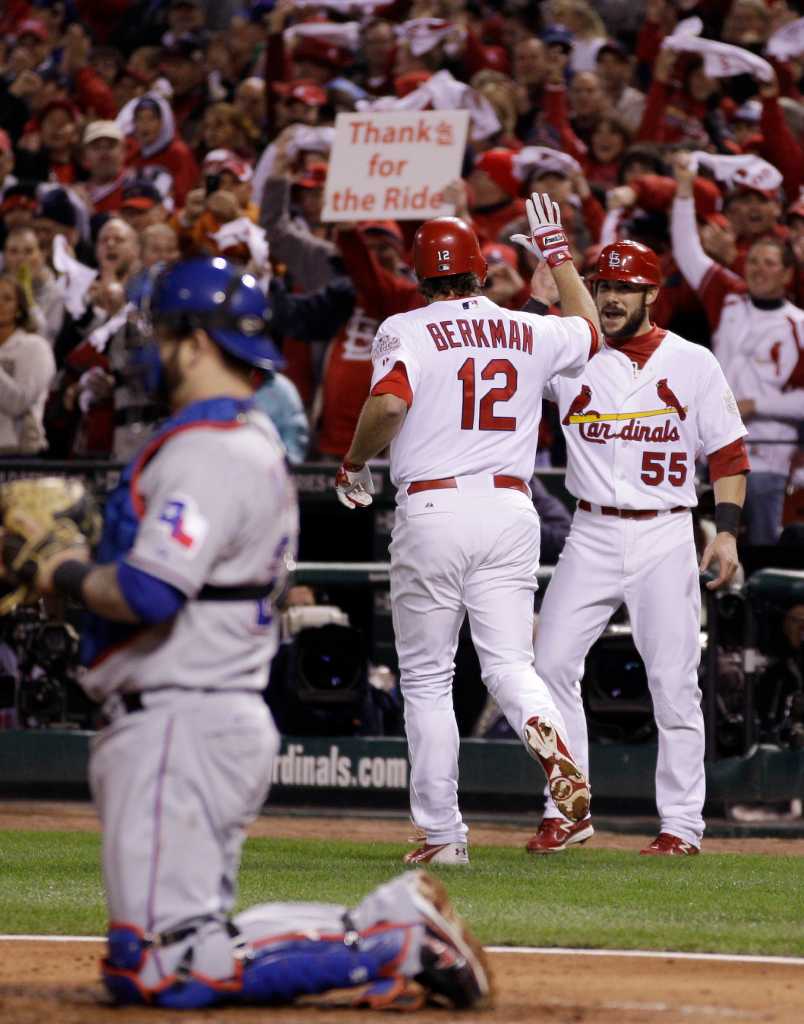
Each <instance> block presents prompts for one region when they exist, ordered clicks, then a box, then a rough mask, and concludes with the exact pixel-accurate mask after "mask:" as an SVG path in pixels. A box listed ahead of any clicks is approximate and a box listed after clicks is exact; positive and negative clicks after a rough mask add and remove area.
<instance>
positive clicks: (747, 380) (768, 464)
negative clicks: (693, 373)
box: [700, 268, 804, 476]
mask: <svg viewBox="0 0 804 1024" xmlns="http://www.w3.org/2000/svg"><path fill="white" fill-rule="evenodd" d="M720 270H721V268H713V271H712V273H711V274H710V275H709V276H708V278H707V279H705V280H704V282H703V283H702V285H701V287H700V293H701V298H702V300H703V302H704V306H705V308H706V309H707V312H708V313H710V314H711V313H712V312H713V311H714V309H715V307H719V308H718V317H717V327H716V329H715V331H714V332H713V335H712V349H713V351H714V353H715V355H716V356H717V358H718V359H719V361H720V365H721V366H722V367H723V372H724V373H725V375H726V379H727V380H728V382H729V384H730V385H731V387H732V390H733V391H734V394H735V396H736V397H737V398H738V399H743V398H751V399H753V400H754V402H755V404H756V413H755V417H754V418H753V419H751V420H750V421H749V425H748V452H749V454H750V456H751V465H752V466H753V468H754V471H755V472H756V471H763V470H764V471H766V472H771V473H781V474H783V475H785V476H786V475H787V472H788V470H789V468H790V460H791V459H792V457H793V455H794V454H795V452H796V449H797V442H798V429H797V427H796V425H795V422H794V421H795V420H798V421H799V422H800V421H802V420H804V390H802V385H804V311H802V310H800V309H799V308H798V307H797V306H794V305H793V304H792V303H791V302H787V301H784V302H782V303H780V305H779V306H777V307H776V308H775V309H760V308H759V307H757V306H756V305H754V303H753V302H752V301H751V299H750V298H749V296H748V295H746V294H741V293H740V292H738V291H736V290H735V289H734V287H733V285H732V288H731V289H729V288H728V284H729V283H730V282H729V280H728V279H729V276H730V275H728V274H727V273H726V272H719V271H720ZM791 421H793V422H791ZM763 441H765V442H769V443H765V444H763V443H762V442H763ZM780 442H787V443H786V444H785V443H780Z"/></svg>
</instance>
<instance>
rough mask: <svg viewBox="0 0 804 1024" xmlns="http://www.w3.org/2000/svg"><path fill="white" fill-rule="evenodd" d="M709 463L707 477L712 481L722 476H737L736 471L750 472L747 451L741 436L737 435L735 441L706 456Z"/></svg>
mask: <svg viewBox="0 0 804 1024" xmlns="http://www.w3.org/2000/svg"><path fill="white" fill-rule="evenodd" d="M707 462H708V463H709V479H710V480H711V481H712V483H714V482H715V480H719V479H720V478H721V477H723V476H737V474H738V473H750V472H751V464H750V463H749V461H748V451H747V449H746V447H745V441H744V440H743V438H741V437H738V438H737V440H736V441H732V442H731V443H730V444H727V445H724V446H723V447H722V448H718V450H717V451H716V452H712V454H711V455H709V456H707Z"/></svg>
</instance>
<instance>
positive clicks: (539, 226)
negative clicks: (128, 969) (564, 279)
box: [511, 192, 572, 267]
mask: <svg viewBox="0 0 804 1024" xmlns="http://www.w3.org/2000/svg"><path fill="white" fill-rule="evenodd" d="M525 209H526V211H527V214H528V224H529V225H530V238H528V237H527V235H511V241H512V242H518V243H519V244H520V245H523V246H524V247H525V248H526V249H527V250H528V251H529V252H532V253H533V255H534V256H538V257H539V259H543V260H546V261H547V265H548V266H549V267H560V266H561V264H562V263H566V262H567V260H571V259H572V253H571V252H570V248H569V239H568V238H567V233H566V231H564V228H563V227H562V226H561V211H560V209H559V207H558V203H557V202H555V200H553V199H551V198H550V196H548V195H547V193H546V192H542V193H541V195H540V194H539V193H538V192H534V193H533V194H532V195H531V197H530V199H528V201H527V202H526V203H525Z"/></svg>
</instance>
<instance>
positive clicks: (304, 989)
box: [235, 925, 411, 1004]
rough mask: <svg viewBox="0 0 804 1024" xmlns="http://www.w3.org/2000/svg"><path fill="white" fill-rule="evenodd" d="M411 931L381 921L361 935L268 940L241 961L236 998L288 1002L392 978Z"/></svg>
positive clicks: (247, 1001)
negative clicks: (240, 979)
mask: <svg viewBox="0 0 804 1024" xmlns="http://www.w3.org/2000/svg"><path fill="white" fill-rule="evenodd" d="M410 933H411V929H410V927H409V926H403V925H380V926H378V927H375V928H372V929H370V931H369V932H364V933H362V934H361V935H358V934H357V933H347V936H346V937H344V936H340V935H339V936H337V937H332V938H322V939H306V938H298V939H292V940H290V941H280V942H276V943H269V944H267V945H265V946H263V947H262V948H261V949H258V950H256V951H254V953H253V954H252V956H251V957H250V958H249V959H247V960H246V962H245V964H244V967H243V976H242V982H243V987H242V990H241V992H240V993H239V995H237V996H235V998H236V999H237V1000H238V1001H242V1002H245V1003H263V1004H265V1003H287V1002H292V1000H293V999H295V998H296V997H297V996H302V995H317V994H318V993H320V992H327V991H328V990H330V989H335V988H352V987H353V986H356V985H365V984H366V982H371V981H374V980H375V979H378V978H386V977H391V976H393V975H394V974H395V973H396V970H397V968H398V966H399V965H400V964H401V963H402V961H403V960H404V959H405V955H406V953H407V949H408V945H409V943H410ZM352 936H353V938H352Z"/></svg>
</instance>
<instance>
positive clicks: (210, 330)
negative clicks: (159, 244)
mask: <svg viewBox="0 0 804 1024" xmlns="http://www.w3.org/2000/svg"><path fill="white" fill-rule="evenodd" d="M271 315H272V310H271V305H270V302H269V301H268V299H267V297H266V296H265V294H264V293H263V291H262V290H261V289H260V287H259V286H258V284H257V282H256V280H255V278H254V277H253V276H252V275H251V274H243V273H241V272H240V271H239V270H238V269H237V268H236V267H235V266H234V265H233V264H231V263H229V262H227V261H226V260H225V259H223V258H221V257H220V256H216V257H213V258H209V259H195V260H183V261H181V262H178V263H173V264H171V265H170V266H167V267H163V268H160V269H159V270H158V272H157V275H156V277H155V280H154V282H153V287H152V289H151V294H150V298H149V302H148V309H147V316H148V319H149V320H150V325H151V328H152V333H153V332H155V331H157V330H159V329H160V328H161V329H163V330H166V331H168V332H169V333H170V334H171V335H173V336H175V337H177V338H181V337H189V335H191V334H192V332H193V331H194V330H197V329H199V328H200V329H202V330H204V331H206V333H207V334H208V335H209V336H210V337H211V338H212V340H213V341H214V342H215V343H216V344H217V345H220V347H221V348H222V349H224V351H226V352H227V353H228V354H229V355H231V356H234V357H235V359H239V360H240V361H242V362H244V363H247V364H248V365H249V366H254V367H255V368H257V369H260V370H263V371H264V372H267V373H272V372H273V371H274V370H277V369H280V368H281V367H282V366H283V365H284V363H283V360H282V356H281V355H280V353H279V350H278V349H277V347H276V345H275V344H274V342H273V340H272V339H271V337H270V334H269V330H270V325H271ZM157 360H158V361H159V363H160V364H161V360H159V357H158V350H157Z"/></svg>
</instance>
